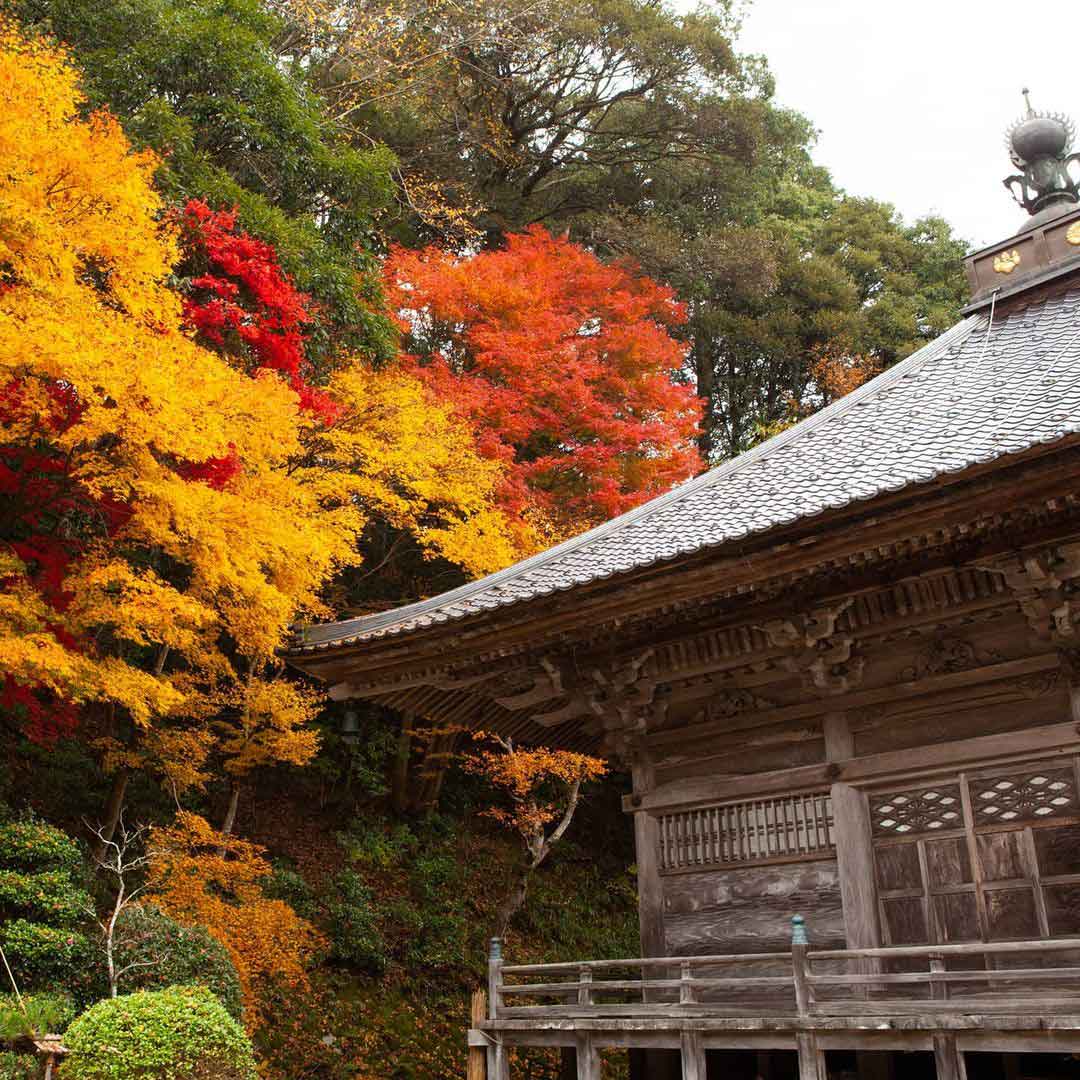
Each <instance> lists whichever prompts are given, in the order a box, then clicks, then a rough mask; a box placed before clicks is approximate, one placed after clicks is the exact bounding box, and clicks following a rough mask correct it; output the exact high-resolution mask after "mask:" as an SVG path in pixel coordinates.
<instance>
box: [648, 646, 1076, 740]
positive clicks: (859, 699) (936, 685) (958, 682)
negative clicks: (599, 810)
mask: <svg viewBox="0 0 1080 1080" xmlns="http://www.w3.org/2000/svg"><path fill="white" fill-rule="evenodd" d="M1059 665H1060V661H1059V659H1058V656H1057V653H1054V652H1046V653H1040V654H1039V655H1038V656H1027V657H1024V658H1023V659H1020V660H1004V661H1002V662H1001V663H997V664H985V665H983V666H982V667H977V668H969V669H968V670H967V671H955V672H950V673H948V674H946V675H936V676H930V677H928V678H925V679H918V680H912V681H910V682H902V683H892V684H890V685H888V686H879V687H875V688H873V689H872V690H858V691H855V692H854V693H850V694H843V695H837V696H836V697H835V698H830V699H829V700H828V701H822V700H820V699H817V700H809V701H803V702H799V703H797V704H795V705H783V706H781V707H780V708H778V709H763V710H760V711H758V712H754V713H750V712H747V713H743V714H741V715H740V716H738V717H734V718H732V719H731V720H730V721H725V720H711V721H705V722H703V723H700V724H693V725H687V726H686V727H682V728H671V729H670V730H668V731H663V732H657V733H656V734H654V735H649V736H648V737H647V743H648V745H649V746H650V747H652V748H656V747H660V746H666V745H669V744H671V743H675V744H678V745H680V746H681V745H684V744H687V743H690V742H692V741H697V740H704V739H710V738H713V737H714V736H716V735H720V734H724V733H726V732H729V731H738V730H742V729H745V728H750V727H760V726H763V725H765V724H776V723H779V722H781V721H783V720H798V719H803V718H805V717H811V716H821V715H822V714H823V713H824V714H825V715H830V713H831V712H833V711H835V710H837V709H845V710H850V709H863V708H867V707H872V706H874V705H884V704H887V703H890V702H894V701H903V700H908V699H912V698H919V697H926V696H929V695H931V694H940V693H944V692H947V691H949V690H953V689H960V688H963V687H967V686H971V685H972V684H974V683H979V684H984V683H990V682H995V681H997V680H999V679H1015V678H1020V677H1023V676H1025V675H1037V674H1039V673H1040V672H1043V671H1053V670H1054V669H1055V668H1057V667H1059ZM1078 719H1080V717H1078ZM848 756H849V757H850V756H851V755H848Z"/></svg>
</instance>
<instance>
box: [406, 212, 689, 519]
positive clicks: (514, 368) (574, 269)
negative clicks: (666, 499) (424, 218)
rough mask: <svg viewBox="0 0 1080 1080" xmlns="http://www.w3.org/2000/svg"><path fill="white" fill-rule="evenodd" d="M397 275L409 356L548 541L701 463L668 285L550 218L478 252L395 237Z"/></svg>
mask: <svg viewBox="0 0 1080 1080" xmlns="http://www.w3.org/2000/svg"><path fill="white" fill-rule="evenodd" d="M386 280H387V289H388V295H389V298H390V302H391V305H392V307H393V308H394V309H395V310H396V312H397V315H398V319H399V325H400V326H401V328H402V330H403V331H404V333H405V335H406V337H405V349H406V353H407V357H408V362H409V363H410V364H411V366H412V367H413V368H414V370H415V371H416V372H417V374H418V375H419V376H420V377H421V378H422V379H423V380H424V381H425V382H426V383H427V384H428V385H429V386H431V387H433V388H434V389H435V390H436V393H437V396H438V397H439V399H440V400H442V401H449V402H452V403H453V404H454V407H455V408H456V409H457V411H458V412H459V413H460V414H462V415H463V416H465V417H467V418H468V419H469V421H470V422H471V423H472V424H473V425H474V426H475V428H476V430H477V432H478V439H479V445H480V448H481V451H482V452H483V453H484V454H486V455H488V456H489V457H492V458H496V459H498V460H500V461H502V462H505V463H506V464H507V466H508V468H507V472H506V476H505V480H504V482H503V484H502V487H501V492H500V500H501V503H502V505H503V506H504V507H506V508H507V509H508V510H509V511H511V512H512V513H514V514H522V513H524V514H525V515H526V517H527V519H529V520H531V521H532V522H533V523H534V524H539V525H540V526H541V528H542V530H543V531H545V532H546V533H547V536H546V539H548V540H551V539H559V538H561V537H563V536H566V535H570V534H573V533H575V532H578V531H580V530H581V529H583V528H585V527H588V526H591V525H595V524H598V523H599V522H601V521H604V520H606V519H607V518H609V517H611V516H613V515H615V514H619V513H622V512H623V511H625V510H628V509H630V508H631V507H633V506H636V505H637V504H638V503H641V502H644V501H645V500H646V499H649V498H651V497H652V496H654V495H657V494H660V493H661V492H663V491H666V490H667V489H668V488H669V487H671V486H672V485H673V484H675V483H677V482H679V481H681V480H685V479H687V478H688V477H690V476H692V475H693V474H694V473H695V472H696V471H697V470H698V469H700V467H701V459H700V457H699V455H698V451H697V447H696V443H695V441H694V440H695V436H696V434H697V425H698V421H699V419H700V416H701V402H700V399H699V398H698V397H697V396H696V395H695V393H694V390H693V387H691V386H689V385H686V384H685V383H683V382H680V381H679V378H680V375H679V373H680V372H681V371H682V370H683V369H684V362H685V348H684V346H683V345H682V344H681V343H680V342H678V341H676V339H675V338H674V337H673V336H672V330H673V329H674V328H675V327H676V326H678V325H679V324H680V323H682V322H684V321H685V318H686V313H685V310H684V307H683V305H682V304H681V303H679V301H678V300H677V299H676V297H675V295H674V293H673V292H672V291H671V290H670V289H668V288H666V287H665V286H662V285H659V284H657V283H656V282H654V281H652V280H650V279H649V278H646V277H641V276H638V275H637V274H635V273H634V272H633V271H632V270H631V269H629V268H628V267H626V266H622V265H606V264H604V263H602V262H601V261H600V260H599V259H598V258H596V256H595V255H593V254H592V253H590V252H589V251H586V250H585V249H584V248H582V247H580V246H579V245H577V244H573V243H571V242H570V241H569V240H568V239H567V238H565V237H554V236H552V235H551V234H550V233H548V232H547V230H546V229H544V228H542V227H540V226H535V227H533V228H531V229H529V230H528V231H527V232H525V233H521V234H517V235H513V236H510V237H508V238H507V243H506V246H505V248H502V249H501V250H498V251H485V252H481V253H479V254H476V255H473V256H471V257H467V258H459V257H457V256H455V255H453V254H451V253H449V252H446V251H443V250H440V249H438V248H427V249H425V250H423V251H406V250H404V249H402V248H395V249H394V250H393V251H392V252H391V255H390V257H389V259H388V260H387V263H386Z"/></svg>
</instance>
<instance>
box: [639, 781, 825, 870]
mask: <svg viewBox="0 0 1080 1080" xmlns="http://www.w3.org/2000/svg"><path fill="white" fill-rule="evenodd" d="M833 848H834V841H833V817H832V800H831V799H830V798H829V796H828V794H827V793H825V792H821V793H815V794H812V795H791V796H787V797H785V798H781V799H755V800H753V801H752V802H742V803H728V804H726V805H724V806H710V807H706V808H705V809H702V810H684V811H682V812H680V813H677V814H663V815H661V816H660V869H661V870H682V869H688V868H692V867H708V866H723V865H726V864H728V863H748V862H760V861H762V860H764V859H783V858H800V857H804V856H807V855H813V854H815V853H819V852H820V853H821V854H822V855H827V854H829V853H830V852H831V851H832V850H833Z"/></svg>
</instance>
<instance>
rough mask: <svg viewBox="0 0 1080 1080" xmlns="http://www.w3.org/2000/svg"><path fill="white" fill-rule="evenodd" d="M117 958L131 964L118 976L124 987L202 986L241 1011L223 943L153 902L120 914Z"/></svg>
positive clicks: (124, 964)
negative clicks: (184, 924) (171, 917)
mask: <svg viewBox="0 0 1080 1080" xmlns="http://www.w3.org/2000/svg"><path fill="white" fill-rule="evenodd" d="M114 959H115V963H116V968H117V970H118V971H123V970H124V969H125V968H127V969H128V970H127V971H126V972H125V973H124V974H123V975H122V976H121V979H120V988H121V989H122V990H124V991H126V992H129V993H130V992H131V991H133V990H163V989H165V988H166V987H169V986H203V987H205V988H206V989H207V990H209V991H210V992H211V993H213V994H214V995H215V996H216V997H217V998H218V1000H219V1001H220V1002H221V1003H222V1005H224V1006H225V1008H226V1009H227V1010H228V1012H229V1014H230V1015H231V1016H233V1017H235V1018H236V1019H237V1020H239V1019H240V1017H241V1013H242V1012H243V1001H242V998H241V993H240V979H239V978H238V976H237V974H236V968H235V967H233V963H232V961H231V960H230V959H229V954H228V952H227V950H226V949H225V947H224V946H223V945H222V944H221V943H220V942H218V941H217V940H216V939H215V938H212V937H211V936H210V934H209V933H208V932H207V931H206V930H204V929H203V928H202V927H198V926H191V927H189V926H181V925H180V924H179V923H176V922H174V921H173V920H172V919H170V918H169V917H168V916H167V915H165V914H163V913H162V912H160V911H158V909H157V908H155V907H149V906H146V907H142V906H134V907H129V908H127V909H125V910H124V911H123V912H122V913H121V915H120V918H119V919H118V920H117V926H116V948H115V956H114ZM102 962H103V961H102ZM132 965H137V966H132Z"/></svg>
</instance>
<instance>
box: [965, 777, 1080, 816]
mask: <svg viewBox="0 0 1080 1080" xmlns="http://www.w3.org/2000/svg"><path fill="white" fill-rule="evenodd" d="M969 786H970V792H971V812H972V814H973V816H974V818H975V824H976V825H977V826H978V825H990V824H996V823H998V822H1000V823H1002V824H1004V823H1006V822H1008V823H1010V824H1013V825H1020V824H1023V823H1025V822H1034V821H1042V820H1043V819H1044V818H1049V817H1061V816H1062V815H1063V814H1075V813H1076V812H1077V797H1076V778H1075V776H1074V774H1073V771H1072V769H1071V768H1068V769H1039V768H1032V769H1030V770H1029V771H1027V772H1023V773H1011V774H1008V775H1005V776H984V777H979V778H973V779H971V780H970V781H969Z"/></svg>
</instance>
